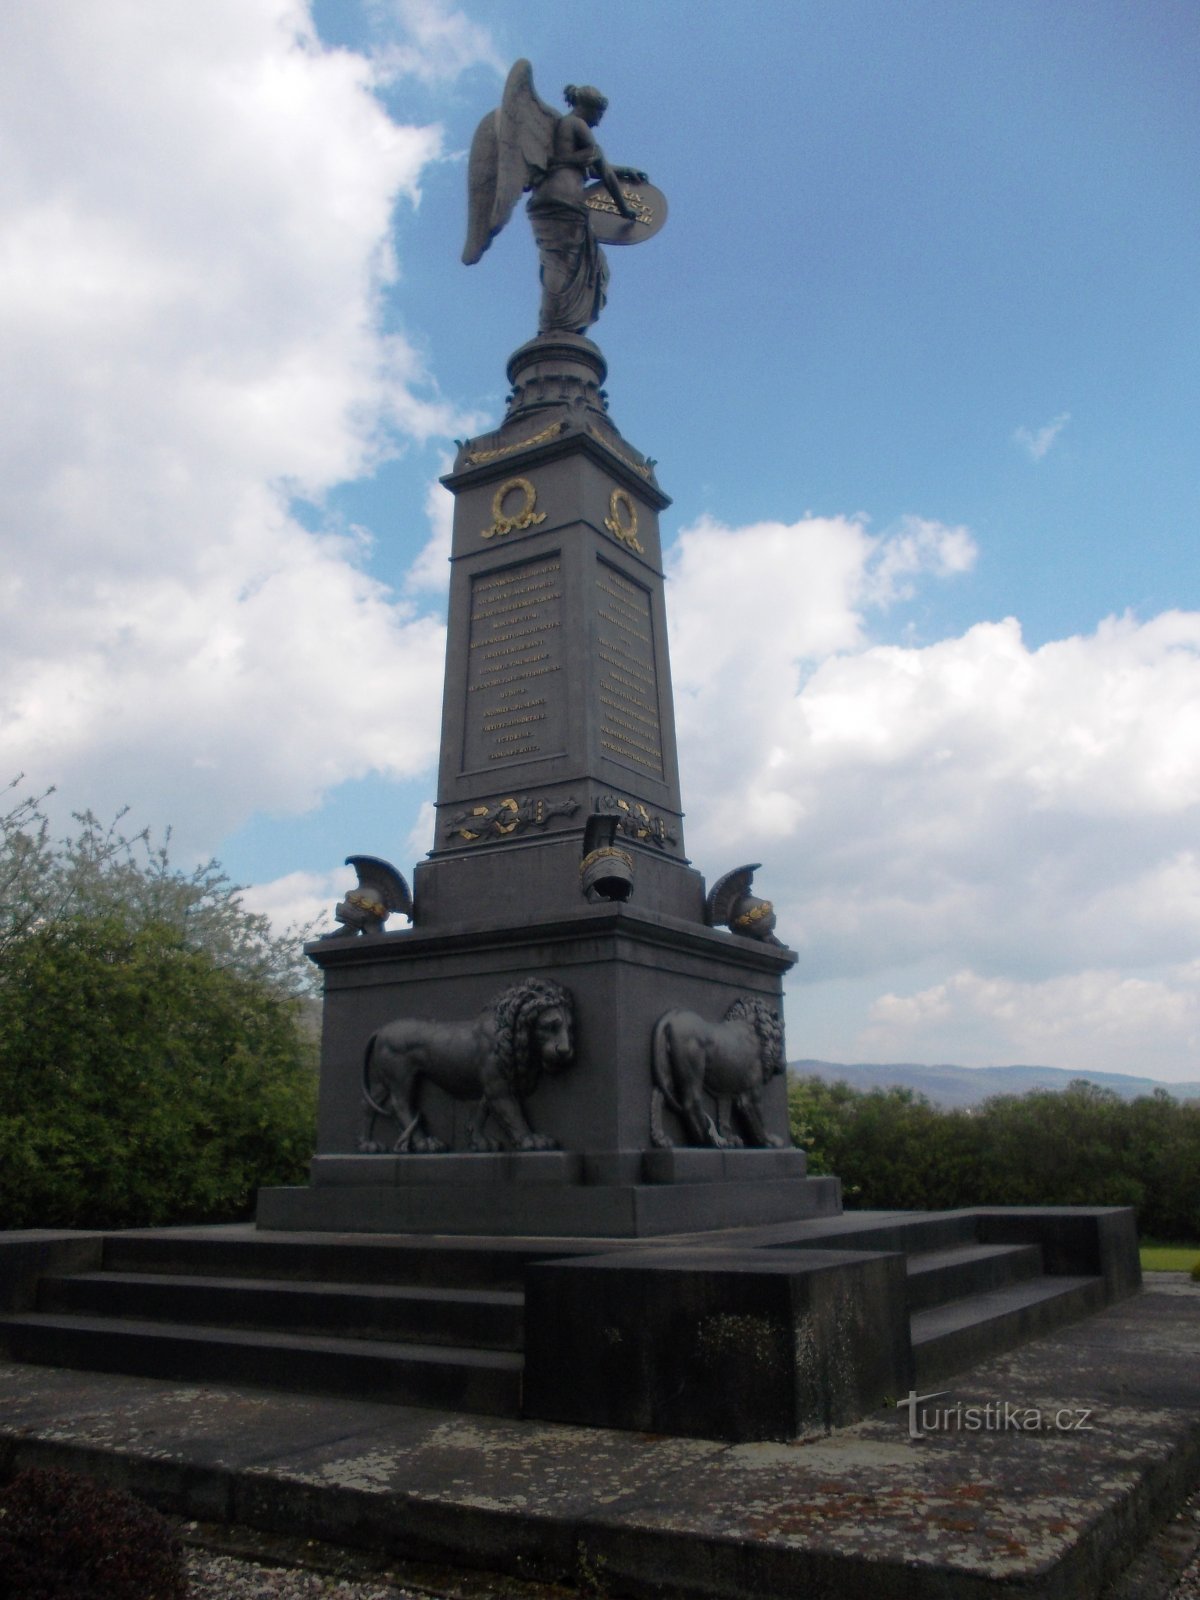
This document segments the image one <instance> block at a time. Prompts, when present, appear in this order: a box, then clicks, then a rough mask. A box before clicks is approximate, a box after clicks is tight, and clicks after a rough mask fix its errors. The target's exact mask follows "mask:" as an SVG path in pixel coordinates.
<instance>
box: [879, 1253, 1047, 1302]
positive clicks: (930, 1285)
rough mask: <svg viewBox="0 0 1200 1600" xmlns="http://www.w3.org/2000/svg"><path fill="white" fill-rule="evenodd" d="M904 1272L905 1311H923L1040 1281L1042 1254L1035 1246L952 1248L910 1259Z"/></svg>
mask: <svg viewBox="0 0 1200 1600" xmlns="http://www.w3.org/2000/svg"><path fill="white" fill-rule="evenodd" d="M906 1271H907V1274H908V1309H909V1311H910V1312H912V1311H927V1310H929V1309H930V1308H931V1307H933V1306H940V1305H945V1304H946V1303H947V1302H948V1301H950V1300H962V1299H964V1298H965V1297H966V1296H968V1295H975V1294H985V1293H987V1292H989V1291H990V1290H993V1289H1002V1288H1003V1287H1004V1286H1005V1284H1009V1283H1021V1282H1024V1281H1026V1280H1027V1279H1030V1278H1038V1277H1040V1276H1041V1273H1042V1252H1041V1249H1040V1248H1039V1246H1037V1245H1035V1244H968V1245H954V1246H952V1247H951V1248H950V1249H948V1250H922V1251H920V1252H918V1253H917V1254H915V1255H910V1256H909V1257H908V1260H907V1263H906Z"/></svg>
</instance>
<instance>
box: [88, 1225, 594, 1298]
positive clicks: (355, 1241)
mask: <svg viewBox="0 0 1200 1600" xmlns="http://www.w3.org/2000/svg"><path fill="white" fill-rule="evenodd" d="M564 1253H565V1254H569V1253H570V1250H569V1247H568V1248H567V1249H566V1250H564V1246H563V1243H562V1241H561V1240H559V1241H555V1240H553V1239H545V1240H531V1239H498V1240H487V1241H477V1240H456V1239H447V1238H439V1237H437V1236H425V1235H422V1236H413V1235H407V1236H403V1237H401V1236H394V1235H374V1236H368V1237H365V1238H364V1237H363V1236H362V1235H361V1234H359V1235H344V1234H328V1233H325V1234H299V1235H280V1234H271V1233H261V1234H257V1235H255V1236H253V1237H247V1236H245V1235H242V1236H238V1235H235V1234H229V1235H222V1234H220V1233H219V1232H213V1231H211V1230H210V1231H207V1232H201V1231H197V1232H195V1233H189V1232H187V1231H186V1230H169V1231H168V1230H160V1231H156V1232H154V1233H150V1232H146V1233H140V1232H128V1233H115V1234H108V1235H107V1236H106V1237H105V1241H104V1266H105V1268H107V1269H111V1270H113V1271H117V1272H150V1273H160V1274H168V1273H170V1274H180V1275H183V1276H196V1275H201V1276H209V1277H221V1278H274V1279H290V1280H293V1281H297V1282H303V1283H368V1284H390V1285H396V1284H411V1285H421V1284H425V1285H428V1286H430V1287H437V1288H442V1287H447V1288H453V1287H458V1288H477V1289H482V1288H493V1289H501V1288H503V1289H519V1288H520V1287H521V1284H522V1281H523V1273H524V1266H525V1263H526V1262H527V1261H536V1260H540V1259H549V1258H553V1257H555V1256H561V1255H563V1254H564Z"/></svg>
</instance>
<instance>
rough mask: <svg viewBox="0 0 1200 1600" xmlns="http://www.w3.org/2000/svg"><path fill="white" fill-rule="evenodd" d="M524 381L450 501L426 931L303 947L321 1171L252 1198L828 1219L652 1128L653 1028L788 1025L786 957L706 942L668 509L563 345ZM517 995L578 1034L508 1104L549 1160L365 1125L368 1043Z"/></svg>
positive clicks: (809, 1187)
mask: <svg viewBox="0 0 1200 1600" xmlns="http://www.w3.org/2000/svg"><path fill="white" fill-rule="evenodd" d="M508 372H509V378H510V381H511V382H512V385H513V392H512V395H511V397H510V402H509V410H508V415H507V416H506V418H505V420H504V422H503V424H502V425H501V426H500V427H499V428H498V429H496V430H495V431H494V432H493V433H491V434H489V435H486V436H484V437H482V438H479V439H473V440H469V441H467V442H466V443H464V444H463V445H461V446H460V449H459V453H458V458H457V460H456V462H455V467H454V471H453V472H451V473H450V474H449V475H448V476H447V477H446V478H445V479H444V480H443V481H444V482H445V483H446V485H447V486H448V487H449V488H450V490H451V491H452V492H453V494H454V496H455V501H456V504H455V516H454V535H453V545H452V552H451V583H450V603H449V630H448V640H447V653H446V680H445V698H444V705H443V714H442V745H441V759H440V765H439V772H438V787H437V831H436V839H435V843H434V848H433V850H432V851H431V852H430V856H429V858H428V859H427V860H426V861H424V862H422V863H421V864H420V865H419V866H418V867H417V869H416V873H415V875H414V913H413V926H412V927H411V928H410V929H407V930H403V931H398V932H395V933H383V934H376V935H371V936H355V935H345V936H341V937H336V938H328V939H323V940H319V941H317V942H316V943H315V944H313V945H311V946H310V947H309V954H310V955H311V956H312V958H313V959H314V960H315V961H316V962H317V963H318V965H320V967H321V968H322V969H323V971H324V975H325V1022H324V1038H323V1045H322V1064H321V1100H320V1126H319V1136H318V1154H317V1157H316V1160H315V1161H314V1164H313V1173H312V1183H311V1185H310V1186H309V1187H308V1188H307V1189H303V1190H301V1189H295V1190H271V1191H265V1192H264V1193H263V1194H262V1195H261V1197H260V1205H259V1224H260V1226H262V1227H271V1228H330V1229H353V1228H363V1229H370V1230H375V1231H388V1230H432V1231H442V1232H469V1233H487V1232H489V1231H493V1232H500V1233H504V1232H518V1233H543V1234H552V1235H556V1236H558V1235H583V1236H589V1237H592V1236H611V1237H618V1238H625V1237H637V1236H641V1235H647V1234H661V1233H667V1232H681V1231H687V1230H692V1229H707V1228H718V1227H722V1226H732V1225H735V1224H744V1223H751V1222H776V1221H787V1220H792V1219H796V1218H800V1217H804V1216H810V1215H814V1214H829V1213H830V1212H834V1211H836V1210H838V1209H839V1201H838V1188H837V1183H836V1180H833V1179H821V1180H810V1179H808V1178H807V1177H806V1176H805V1171H804V1156H803V1153H802V1152H800V1151H797V1150H792V1149H790V1148H770V1147H767V1148H757V1149H738V1148H730V1149H724V1148H719V1147H713V1148H705V1149H699V1148H697V1149H685V1148H675V1149H671V1148H668V1147H666V1142H667V1141H669V1142H671V1143H673V1144H674V1145H676V1146H683V1145H685V1144H687V1143H688V1142H689V1141H691V1142H694V1141H695V1138H696V1128H695V1126H693V1127H692V1128H691V1129H689V1128H688V1127H687V1126H685V1124H684V1122H683V1121H682V1120H681V1119H680V1118H679V1117H677V1116H676V1115H675V1114H674V1112H673V1111H672V1109H671V1103H672V1096H671V1095H670V1094H668V1095H666V1096H665V1097H663V1098H660V1099H659V1100H658V1102H657V1104H656V1107H655V1119H654V1120H653V1121H652V1116H651V1107H652V1096H653V1094H654V1088H655V1080H654V1078H653V1077H652V1072H651V1040H652V1036H653V1034H654V1029H655V1024H656V1023H657V1022H658V1020H659V1018H660V1017H662V1016H663V1014H664V1013H666V1012H668V1011H670V1010H672V1009H674V1008H683V1009H684V1010H687V1011H690V1012H692V1013H695V1014H696V1016H697V1017H699V1018H701V1019H703V1020H704V1021H705V1022H706V1023H713V1024H716V1023H718V1022H720V1021H721V1019H722V1018H724V1017H725V1015H726V1013H727V1012H728V1011H729V1008H730V1007H731V1006H732V1005H734V1004H735V1002H739V1001H740V1002H742V1003H743V1005H757V1006H759V1007H765V1008H766V1009H768V1010H769V1011H773V1012H776V1013H779V1012H781V1009H782V977H783V974H784V973H785V972H786V971H787V970H788V968H789V967H790V966H791V965H792V964H793V962H794V961H795V956H794V955H793V954H792V952H791V951H789V950H787V949H786V948H784V947H783V946H781V945H779V944H778V943H776V942H774V941H770V940H767V941H764V940H761V939H754V938H751V937H747V936H744V935H742V934H738V933H735V932H732V931H730V930H729V929H727V928H714V927H712V926H709V924H708V921H707V914H706V900H705V886H704V881H703V879H702V878H701V876H700V874H699V873H698V872H697V871H696V870H695V869H694V868H693V867H692V866H691V864H690V863H689V861H688V859H687V856H686V854H685V851H684V839H683V810H682V804H681V798H680V792H679V772H678V761H677V757H676V748H675V720H674V710H673V704H672V697H671V677H670V663H669V659H668V654H667V633H666V617H665V612H664V605H663V576H662V563H661V546H660V539H659V527H658V517H659V513H660V512H661V511H662V510H663V509H664V508H665V507H666V506H667V505H668V504H669V500H668V498H667V496H666V495H665V494H664V493H663V492H662V490H661V489H660V488H659V486H658V483H657V480H656V478H655V474H654V466H653V463H652V462H651V461H650V460H649V459H648V458H647V457H645V456H644V455H642V454H641V453H640V452H639V451H637V450H635V449H634V448H633V447H632V446H631V445H629V444H628V443H627V442H626V441H625V440H624V439H622V437H621V435H620V434H619V433H618V431H617V430H616V428H615V427H614V426H613V424H612V422H611V421H610V419H609V417H608V414H607V402H606V399H605V396H604V390H603V383H604V378H605V372H606V369H605V363H604V358H603V356H602V355H601V353H600V351H599V350H598V349H597V347H596V346H595V345H594V344H592V343H591V342H590V341H589V340H587V339H584V338H582V337H577V336H571V335H556V336H553V337H545V338H538V339H534V340H532V341H530V343H529V344H527V345H525V346H523V347H522V348H521V349H520V350H518V351H517V352H516V354H515V355H514V356H513V357H512V359H511V361H510V363H509V368H508ZM716 625H719V619H714V626H716ZM731 848H736V846H731ZM735 864H736V862H735V860H730V861H726V862H723V863H721V864H720V866H721V868H722V870H723V871H724V870H726V869H728V868H729V867H731V866H733V865H735ZM605 894H614V895H618V896H621V897H622V898H619V899H605V898H603V896H604V895H605ZM526 979H534V980H539V981H541V980H549V981H550V982H552V983H554V984H556V985H559V986H561V988H562V989H563V990H565V991H566V992H567V994H568V996H569V999H570V1004H571V1006H572V1008H573V1012H574V1045H575V1048H574V1059H573V1061H572V1062H571V1064H570V1065H568V1066H565V1067H564V1068H563V1069H562V1070H561V1071H554V1072H550V1071H543V1072H542V1073H541V1075H540V1079H538V1078H537V1074H536V1073H535V1074H533V1075H532V1076H530V1077H528V1078H527V1079H526V1080H525V1081H523V1083H522V1085H521V1087H520V1093H519V1098H520V1099H521V1101H522V1109H523V1111H524V1115H525V1117H526V1119H527V1121H528V1123H529V1126H530V1128H531V1129H532V1130H533V1132H534V1134H535V1135H536V1136H538V1138H539V1141H540V1140H553V1141H554V1143H555V1144H556V1146H557V1147H558V1148H557V1150H556V1151H553V1152H542V1151H537V1150H515V1149H514V1150H512V1151H510V1152H507V1153H494V1152H493V1153H487V1152H479V1151H477V1150H475V1149H473V1148H472V1147H473V1145H475V1144H478V1143H479V1142H480V1141H479V1137H478V1136H479V1119H480V1116H481V1104H480V1101H481V1098H482V1097H481V1096H480V1095H479V1093H478V1091H476V1094H475V1095H474V1096H473V1097H472V1096H470V1095H468V1094H467V1093H466V1092H465V1091H463V1092H462V1097H461V1098H459V1097H457V1096H456V1095H455V1094H451V1093H448V1092H446V1090H445V1089H444V1088H442V1087H439V1085H438V1083H437V1082H435V1081H433V1080H434V1078H435V1077H436V1074H428V1075H425V1077H424V1078H423V1081H422V1082H421V1086H420V1089H419V1091H418V1098H417V1100H416V1101H415V1102H414V1112H413V1115H412V1117H411V1121H410V1126H409V1127H408V1128H403V1127H400V1126H399V1125H398V1121H399V1118H398V1115H397V1114H396V1113H395V1108H394V1105H393V1107H392V1114H390V1115H382V1116H381V1115H379V1114H378V1113H377V1112H373V1111H371V1109H370V1108H369V1107H368V1109H367V1112H366V1114H365V1115H364V1109H363V1106H364V1099H363V1091H364V1058H365V1056H366V1054H367V1051H368V1046H369V1045H370V1041H371V1040H372V1037H373V1036H374V1035H375V1034H376V1032H377V1030H379V1029H381V1028H383V1027H384V1026H385V1025H386V1024H389V1023H392V1022H393V1021H395V1020H396V1019H420V1020H421V1021H423V1022H428V1023H432V1024H439V1025H454V1024H459V1023H462V1022H464V1021H465V1020H466V1019H470V1018H472V1017H474V1016H476V1015H482V1016H485V1017H486V1016H487V1014H488V1008H489V1007H491V1006H493V1005H494V1003H495V1002H496V1000H497V997H498V996H501V995H503V994H505V993H506V992H507V991H509V990H510V989H511V988H512V987H513V986H514V985H519V984H521V983H522V982H523V981H524V980H526ZM436 1033H437V1030H436V1029H435V1035H436ZM370 1048H371V1049H372V1050H375V1049H376V1046H374V1045H371V1046H370ZM776 1055H777V1056H778V1061H777V1063H776V1064H777V1065H778V1066H779V1067H780V1068H781V1066H782V1055H781V1053H780V1052H776ZM414 1059H415V1058H414ZM535 1080H536V1081H535ZM660 1080H661V1072H660ZM660 1087H661V1081H660ZM732 1095H733V1091H732V1090H731V1089H729V1088H726V1089H725V1090H724V1091H723V1096H724V1097H723V1098H722V1095H721V1094H719V1093H715V1092H710V1093H707V1094H705V1095H703V1096H702V1097H701V1106H700V1112H701V1115H702V1116H703V1118H705V1119H706V1122H705V1129H706V1137H709V1136H714V1137H716V1138H717V1139H718V1140H719V1141H720V1142H721V1143H724V1142H725V1141H726V1140H729V1139H730V1136H734V1138H733V1142H736V1136H737V1135H738V1134H739V1133H740V1134H741V1135H743V1136H745V1134H746V1133H747V1128H746V1125H745V1122H744V1119H743V1121H742V1123H741V1124H740V1125H739V1122H738V1116H737V1113H736V1111H733V1110H731V1102H732ZM762 1113H763V1121H764V1124H765V1130H766V1135H767V1137H768V1140H769V1143H770V1144H771V1145H776V1144H777V1145H779V1146H787V1145H788V1144H789V1143H790V1141H789V1140H788V1137H787V1106H786V1095H785V1084H784V1078H783V1076H782V1073H781V1072H780V1074H779V1075H775V1076H771V1078H770V1080H769V1081H768V1082H767V1084H766V1086H765V1089H764V1091H763V1094H762ZM489 1114H490V1113H489ZM418 1124H419V1134H417V1133H416V1131H415V1130H417V1128H418ZM495 1130H496V1119H495V1118H494V1117H493V1120H492V1129H491V1131H492V1133H493V1134H494V1133H495ZM502 1131H503V1130H502ZM414 1138H415V1140H416V1144H414ZM434 1142H436V1143H438V1144H440V1145H443V1146H445V1147H446V1153H444V1154H433V1153H430V1151H429V1149H428V1146H429V1145H430V1144H432V1143H434ZM502 1142H507V1143H509V1144H511V1142H512V1141H511V1138H507V1139H506V1141H502ZM759 1142H761V1140H760V1141H759ZM364 1145H366V1146H367V1147H370V1146H374V1147H376V1148H375V1150H374V1151H373V1152H372V1153H369V1154H368V1153H361V1152H362V1151H363V1148H364ZM418 1146H423V1148H420V1153H417V1148H418ZM387 1152H391V1153H387Z"/></svg>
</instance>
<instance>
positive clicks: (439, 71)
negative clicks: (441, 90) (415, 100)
mask: <svg viewBox="0 0 1200 1600" xmlns="http://www.w3.org/2000/svg"><path fill="white" fill-rule="evenodd" d="M370 9H371V10H372V11H373V12H374V13H375V16H376V19H377V21H378V22H379V23H381V24H394V23H395V22H398V23H399V24H400V25H401V27H402V28H403V30H404V33H405V35H406V38H405V39H404V40H403V41H402V42H398V41H397V40H396V39H395V38H394V37H392V28H391V27H390V26H389V28H388V42H387V44H386V45H384V46H383V47H381V49H380V50H379V52H378V54H377V57H376V59H377V61H378V63H379V65H380V67H381V68H382V69H383V70H384V71H386V72H387V73H389V74H390V75H393V76H401V75H404V74H408V73H411V74H412V75H413V76H414V77H418V78H420V79H422V80H423V81H424V82H426V83H442V82H445V81H446V80H447V79H449V78H454V77H457V75H458V74H459V73H460V72H464V71H466V69H467V68H468V67H474V66H488V67H492V68H494V69H495V70H496V71H497V72H506V71H507V70H508V63H507V62H505V61H504V60H502V59H501V57H500V55H499V54H498V52H497V50H496V47H495V45H494V43H493V42H492V37H491V34H490V33H489V32H488V30H487V29H486V28H481V27H480V26H479V24H478V23H475V22H473V21H472V20H471V19H470V18H469V17H468V16H466V15H465V14H464V13H463V12H461V11H458V10H456V9H455V8H454V7H453V6H448V5H445V4H442V3H441V0H372V4H371V7H370Z"/></svg>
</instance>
